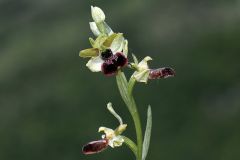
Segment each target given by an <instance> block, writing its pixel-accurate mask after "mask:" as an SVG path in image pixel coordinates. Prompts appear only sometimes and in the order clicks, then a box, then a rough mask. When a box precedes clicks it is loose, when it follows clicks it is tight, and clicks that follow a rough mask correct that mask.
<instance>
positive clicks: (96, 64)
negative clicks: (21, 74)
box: [86, 56, 104, 72]
mask: <svg viewBox="0 0 240 160" xmlns="http://www.w3.org/2000/svg"><path fill="white" fill-rule="evenodd" d="M103 62H104V61H103V60H102V59H101V58H100V57H99V56H98V57H93V58H91V59H90V60H89V61H88V63H87V64H86V66H87V67H88V68H89V69H90V70H91V71H92V72H100V71H101V67H102V64H103Z"/></svg>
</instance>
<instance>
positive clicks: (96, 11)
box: [91, 6, 105, 23]
mask: <svg viewBox="0 0 240 160" xmlns="http://www.w3.org/2000/svg"><path fill="white" fill-rule="evenodd" d="M91 11H92V18H93V20H94V21H95V22H96V23H101V22H103V21H104V20H105V14H104V12H103V11H102V10H101V9H100V8H99V7H93V6H91Z"/></svg>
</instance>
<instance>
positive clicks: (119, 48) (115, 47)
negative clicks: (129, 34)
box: [110, 34, 124, 54]
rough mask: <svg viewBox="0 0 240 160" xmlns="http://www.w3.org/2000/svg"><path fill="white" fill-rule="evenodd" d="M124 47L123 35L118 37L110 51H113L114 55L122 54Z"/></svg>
mask: <svg viewBox="0 0 240 160" xmlns="http://www.w3.org/2000/svg"><path fill="white" fill-rule="evenodd" d="M123 45H124V38H123V35H122V34H119V35H117V37H116V38H115V39H114V40H113V42H112V44H111V46H110V49H111V50H112V52H113V54H115V53H117V52H122V50H123Z"/></svg>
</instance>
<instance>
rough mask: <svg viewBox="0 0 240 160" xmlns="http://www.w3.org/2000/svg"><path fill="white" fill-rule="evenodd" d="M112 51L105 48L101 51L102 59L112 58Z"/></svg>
mask: <svg viewBox="0 0 240 160" xmlns="http://www.w3.org/2000/svg"><path fill="white" fill-rule="evenodd" d="M112 56H113V53H112V51H111V49H106V50H105V51H104V52H102V53H101V58H102V59H103V60H108V59H110V58H112Z"/></svg>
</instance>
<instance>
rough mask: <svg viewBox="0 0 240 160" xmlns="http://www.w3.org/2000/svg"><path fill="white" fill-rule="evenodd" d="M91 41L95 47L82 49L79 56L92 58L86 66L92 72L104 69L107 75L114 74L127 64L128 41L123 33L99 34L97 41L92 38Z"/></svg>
mask: <svg viewBox="0 0 240 160" xmlns="http://www.w3.org/2000/svg"><path fill="white" fill-rule="evenodd" d="M90 43H91V44H92V47H93V48H89V49H85V50H82V51H80V53H79V56H80V57H83V58H86V57H89V58H91V59H90V60H89V61H88V63H87V64H86V66H87V67H88V68H89V69H90V70H91V71H92V72H100V71H102V72H103V73H104V74H105V75H114V74H115V73H117V71H118V69H120V68H122V67H124V66H125V65H126V64H127V62H128V60H127V52H128V49H127V45H128V42H127V40H125V39H124V37H123V34H122V33H118V34H116V33H113V34H112V35H111V36H106V35H99V36H98V37H97V38H96V40H95V41H94V40H93V39H90Z"/></svg>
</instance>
